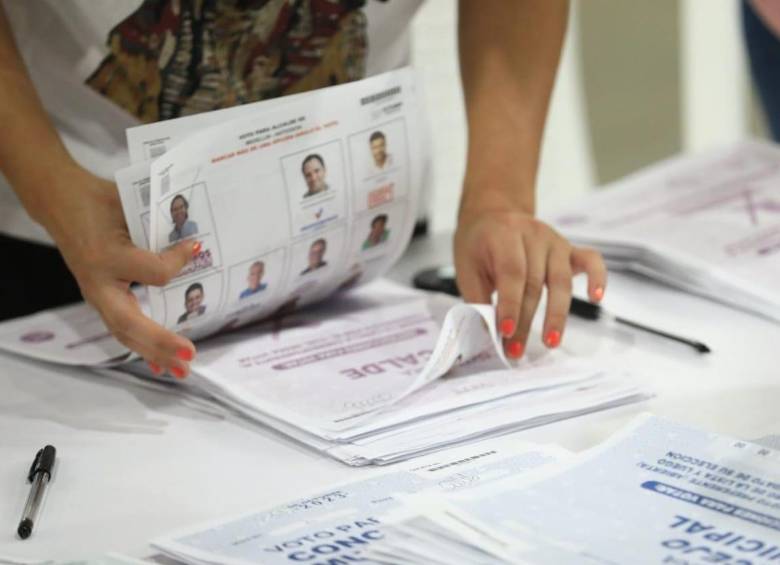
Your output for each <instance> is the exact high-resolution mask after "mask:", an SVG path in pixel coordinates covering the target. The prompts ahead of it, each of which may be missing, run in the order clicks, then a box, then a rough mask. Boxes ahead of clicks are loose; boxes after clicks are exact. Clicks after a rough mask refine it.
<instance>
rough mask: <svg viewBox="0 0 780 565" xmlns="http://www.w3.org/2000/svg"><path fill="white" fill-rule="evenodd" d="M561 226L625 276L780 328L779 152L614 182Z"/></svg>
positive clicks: (562, 216) (697, 160) (742, 148)
mask: <svg viewBox="0 0 780 565" xmlns="http://www.w3.org/2000/svg"><path fill="white" fill-rule="evenodd" d="M550 219H551V221H552V223H553V224H554V225H555V226H556V227H558V228H559V229H560V230H561V231H562V232H563V233H564V234H565V235H567V236H568V237H569V238H571V239H572V240H573V241H576V242H578V243H580V244H583V245H591V246H594V247H596V248H598V249H599V250H600V251H601V252H602V253H603V254H604V257H605V259H606V260H607V263H608V264H609V266H610V268H612V269H626V270H630V271H634V272H637V273H640V274H643V275H647V276H649V277H652V278H656V279H658V280H661V281H662V282H664V283H667V284H671V285H674V286H676V287H679V288H682V289H684V290H686V291H689V292H692V293H696V294H699V295H702V296H706V297H709V298H711V299H713V300H717V301H719V302H722V303H725V304H729V305H732V306H736V307H738V308H741V309H744V310H747V311H750V312H753V313H755V314H759V315H761V316H765V317H768V318H770V319H772V320H775V321H780V148H778V146H776V145H773V144H765V143H759V142H743V143H740V144H737V145H735V146H733V147H730V148H727V149H722V150H716V151H712V152H709V153H705V154H702V155H698V156H693V157H690V156H683V157H676V158H674V159H670V160H669V161H666V162H663V163H661V164H658V165H654V166H651V167H650V168H648V169H646V170H644V171H641V172H639V173H636V174H634V175H631V176H629V177H627V178H625V179H622V180H620V181H617V182H615V183H614V184H612V185H610V186H607V187H605V189H604V190H601V191H598V192H596V193H594V194H592V195H589V196H588V197H587V198H585V199H583V200H581V201H579V202H575V203H573V204H572V205H571V206H568V207H567V208H566V209H564V210H561V211H560V212H558V213H556V214H554V215H553V216H552V217H551V218H550Z"/></svg>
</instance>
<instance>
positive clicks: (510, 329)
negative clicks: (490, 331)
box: [498, 318, 516, 337]
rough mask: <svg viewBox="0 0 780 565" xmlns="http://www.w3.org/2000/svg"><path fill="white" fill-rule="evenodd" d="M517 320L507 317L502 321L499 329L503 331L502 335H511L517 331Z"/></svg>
mask: <svg viewBox="0 0 780 565" xmlns="http://www.w3.org/2000/svg"><path fill="white" fill-rule="evenodd" d="M515 327H516V324H515V321H514V320H513V319H511V318H506V319H504V320H502V321H501V324H500V325H499V326H498V329H499V330H500V331H501V335H502V336H504V337H511V336H512V334H514V333H515Z"/></svg>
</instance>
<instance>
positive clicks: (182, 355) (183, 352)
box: [176, 347, 195, 361]
mask: <svg viewBox="0 0 780 565" xmlns="http://www.w3.org/2000/svg"><path fill="white" fill-rule="evenodd" d="M176 357H178V358H179V359H181V360H182V361H192V358H193V357H195V354H194V353H193V352H192V350H191V349H187V348H186V347H180V348H179V349H177V350H176Z"/></svg>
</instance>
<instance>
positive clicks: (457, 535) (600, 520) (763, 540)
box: [362, 416, 780, 565]
mask: <svg viewBox="0 0 780 565" xmlns="http://www.w3.org/2000/svg"><path fill="white" fill-rule="evenodd" d="M393 512H394V513H395V515H394V516H393V515H392V513H391V515H389V516H387V522H388V523H386V524H385V525H384V528H383V534H384V536H383V537H384V539H383V540H381V541H380V542H377V543H376V544H372V546H371V547H370V548H368V551H367V552H366V554H364V555H363V558H364V561H362V562H365V563H392V564H394V565H401V564H406V565H411V564H420V565H422V564H425V565H440V564H442V565H443V564H450V563H459V564H464V565H475V564H489V563H490V564H499V563H513V564H516V563H533V564H544V565H548V564H549V565H559V564H561V563H577V564H579V563H583V564H588V563H593V564H603V565H605V564H610V565H618V564H621V565H644V564H648V565H649V564H658V563H669V564H685V565H699V564H705V563H731V564H734V565H736V564H744V565H747V564H764V563H766V564H769V563H777V562H780V451H775V450H772V449H769V448H767V447H763V446H761V445H758V444H753V443H748V442H745V441H740V440H736V439H733V438H728V437H723V436H719V435H716V434H712V433H707V432H702V431H698V430H695V429H690V428H688V427H685V426H680V425H676V424H674V423H672V422H668V421H665V420H661V419H658V418H655V417H652V416H643V417H640V418H638V419H637V420H636V421H635V422H634V423H633V424H632V425H630V426H629V427H628V429H626V430H624V431H623V432H621V433H619V434H617V435H616V436H615V437H613V438H612V439H611V440H609V441H608V442H606V444H604V445H602V446H599V447H597V448H595V449H593V450H591V451H589V452H586V453H584V454H583V455H581V456H579V457H576V458H574V459H569V460H568V461H563V462H562V463H560V464H556V465H554V466H547V467H544V468H542V469H539V470H538V471H534V472H533V473H522V474H521V473H518V474H517V475H516V476H511V477H508V478H502V479H501V480H500V481H493V482H490V483H487V484H484V485H479V486H477V487H475V488H473V489H469V490H467V491H463V492H459V493H453V494H449V493H447V494H444V495H443V494H441V493H431V492H423V493H418V494H416V495H414V496H411V497H408V498H406V499H405V501H404V506H403V509H401V510H395V511H393Z"/></svg>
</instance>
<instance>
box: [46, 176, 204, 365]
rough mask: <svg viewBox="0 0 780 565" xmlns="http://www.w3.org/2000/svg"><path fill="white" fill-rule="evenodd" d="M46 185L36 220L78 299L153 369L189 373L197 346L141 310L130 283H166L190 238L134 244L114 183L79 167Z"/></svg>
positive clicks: (188, 249) (188, 251) (188, 253)
mask: <svg viewBox="0 0 780 565" xmlns="http://www.w3.org/2000/svg"><path fill="white" fill-rule="evenodd" d="M50 188H51V190H49V191H48V192H47V198H46V200H45V201H39V202H38V205H37V206H36V208H37V213H36V218H37V219H38V220H39V221H40V222H41V223H42V224H43V225H44V227H45V228H46V229H47V230H48V231H49V234H50V235H51V236H52V238H53V239H54V241H55V242H56V243H57V246H58V247H59V250H60V252H61V253H62V256H63V257H64V259H65V262H66V263H67V265H68V267H69V268H70V270H71V272H72V273H73V275H74V276H75V278H76V280H77V281H78V284H79V288H80V289H81V293H82V295H83V296H84V299H85V300H86V301H87V302H89V303H90V304H91V305H92V306H94V307H95V308H96V309H97V311H98V312H99V313H100V316H101V317H102V318H103V321H104V322H105V324H106V326H107V327H108V329H109V330H110V331H111V333H112V334H113V335H114V337H116V338H117V339H118V340H119V341H120V342H122V344H124V345H125V346H127V347H128V348H129V349H131V350H133V351H135V352H136V353H138V354H139V355H141V356H142V357H143V358H144V359H146V361H147V362H148V363H149V366H150V367H151V369H152V371H153V372H154V373H155V374H162V373H163V372H164V371H169V372H170V373H171V374H172V375H173V376H174V377H177V378H184V377H185V376H187V374H188V373H189V363H188V362H189V361H191V360H192V359H193V357H194V356H195V346H194V345H193V344H192V342H191V341H190V340H188V339H187V338H185V337H182V336H180V335H177V334H175V333H173V332H171V331H169V330H167V329H165V328H163V327H162V326H160V325H159V324H157V323H155V322H154V321H152V320H151V319H149V318H148V317H147V316H145V315H144V314H143V312H142V311H141V308H140V306H139V304H138V301H137V300H136V298H135V295H134V294H133V292H132V291H131V290H130V283H131V282H139V283H142V284H148V285H153V286H164V285H165V284H167V283H168V281H170V280H171V279H172V278H173V277H174V276H175V275H176V274H177V273H178V272H179V271H181V269H182V268H183V267H184V266H185V265H186V264H187V262H188V261H189V260H190V259H191V257H192V255H193V252H194V251H195V249H194V248H193V247H194V245H196V244H193V242H191V241H190V242H182V243H180V244H178V245H176V246H173V247H171V248H169V249H167V250H165V251H163V252H162V253H159V254H156V253H152V252H150V251H146V250H144V249H140V248H138V247H136V246H134V245H133V243H132V242H131V241H130V236H129V234H128V231H127V226H126V224H125V220H124V215H123V213H122V207H121V203H120V200H119V194H118V192H117V188H116V186H115V185H114V184H113V183H111V182H109V181H106V180H104V179H101V178H98V177H96V176H94V175H92V174H90V173H89V172H87V171H84V170H83V169H80V168H78V167H73V168H70V169H68V171H63V174H61V175H59V176H58V177H57V181H56V186H52V187H50Z"/></svg>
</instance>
